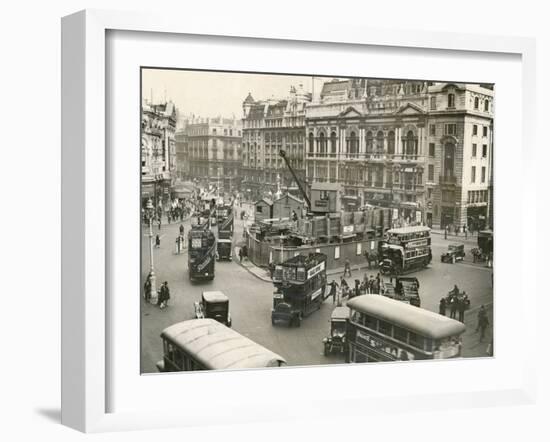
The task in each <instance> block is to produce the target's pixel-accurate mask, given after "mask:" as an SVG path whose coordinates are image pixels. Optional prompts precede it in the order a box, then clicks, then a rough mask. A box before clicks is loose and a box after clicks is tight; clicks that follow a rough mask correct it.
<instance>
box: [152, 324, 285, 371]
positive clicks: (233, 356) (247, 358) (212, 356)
mask: <svg viewBox="0 0 550 442" xmlns="http://www.w3.org/2000/svg"><path fill="white" fill-rule="evenodd" d="M160 336H161V338H162V344H163V350H164V356H163V359H162V360H161V361H159V362H157V368H158V370H159V371H160V372H174V371H195V370H238V369H246V368H266V367H280V366H282V365H286V360H285V359H284V358H283V357H281V356H279V355H278V354H276V353H274V352H272V351H271V350H268V349H267V348H265V347H263V346H261V345H260V344H257V343H256V342H254V341H252V340H250V339H248V338H247V337H245V336H243V335H241V334H240V333H238V332H236V331H235V330H232V329H230V328H228V327H226V326H225V325H223V324H221V323H219V322H218V321H215V320H214V319H191V320H189V321H183V322H178V323H176V324H173V325H171V326H170V327H167V328H166V329H164V330H163V332H162V333H161V335H160Z"/></svg>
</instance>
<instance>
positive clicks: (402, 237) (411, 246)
mask: <svg viewBox="0 0 550 442" xmlns="http://www.w3.org/2000/svg"><path fill="white" fill-rule="evenodd" d="M431 244H432V240H431V238H430V228H429V227H425V226H411V227H402V228H399V229H390V230H388V231H387V232H386V235H385V238H384V240H383V241H380V242H379V243H378V256H379V260H380V262H379V264H380V271H381V272H382V273H386V274H396V275H399V274H402V273H407V272H411V271H414V270H418V269H421V268H424V267H426V266H427V265H428V264H429V263H430V262H431V261H432V248H431Z"/></svg>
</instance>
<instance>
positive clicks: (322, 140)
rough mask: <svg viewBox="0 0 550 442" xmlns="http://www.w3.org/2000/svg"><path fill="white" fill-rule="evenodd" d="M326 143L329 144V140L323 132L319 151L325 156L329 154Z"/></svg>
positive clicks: (320, 136)
mask: <svg viewBox="0 0 550 442" xmlns="http://www.w3.org/2000/svg"><path fill="white" fill-rule="evenodd" d="M326 143H327V140H326V139H325V134H324V133H323V132H321V133H320V134H319V149H318V151H319V153H320V154H321V155H325V154H326V153H327V149H326Z"/></svg>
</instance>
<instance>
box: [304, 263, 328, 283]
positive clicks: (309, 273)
mask: <svg viewBox="0 0 550 442" xmlns="http://www.w3.org/2000/svg"><path fill="white" fill-rule="evenodd" d="M323 270H325V261H323V262H322V263H320V264H317V265H316V266H315V267H312V268H311V269H309V270H308V271H307V279H310V278H313V277H314V276H315V275H317V274H318V273H321V272H322V271H323Z"/></svg>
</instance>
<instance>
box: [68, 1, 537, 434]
mask: <svg viewBox="0 0 550 442" xmlns="http://www.w3.org/2000/svg"><path fill="white" fill-rule="evenodd" d="M244 29H249V28H246V27H241V26H239V25H238V23H236V22H231V23H226V24H223V25H221V26H220V24H219V23H211V22H209V20H207V19H206V18H205V19H199V18H198V19H197V20H194V21H193V23H186V24H185V26H183V25H181V24H180V22H179V21H178V20H176V19H175V18H174V19H172V18H170V17H155V16H152V15H142V14H129V13H120V12H116V13H115V12H108V11H83V12H79V13H76V14H74V15H71V16H68V17H65V18H64V19H63V22H62V37H63V38H62V52H63V62H62V72H63V85H62V87H63V91H62V105H63V106H62V107H63V110H62V119H63V128H62V140H63V148H62V153H63V155H62V174H63V184H62V219H63V231H62V270H63V274H62V291H63V293H62V306H63V311H62V320H63V323H62V351H63V361H62V369H63V374H62V388H63V391H62V422H63V423H64V424H65V425H68V426H70V427H73V428H76V429H78V430H81V431H85V432H98V431H111V430H121V429H146V428H162V427H175V426H191V425H194V426H196V425H211V424H213V423H220V424H223V423H248V422H258V421H265V420H273V419H280V420H284V419H294V418H297V417H300V418H301V419H308V418H315V417H318V416H319V414H322V413H323V411H324V410H326V409H327V407H330V408H331V410H336V411H333V412H334V413H336V414H338V413H341V414H342V415H344V414H346V415H349V414H350V413H351V414H357V415H369V414H371V413H374V412H380V411H381V410H382V411H384V412H388V413H396V412H402V411H406V410H409V409H416V410H418V409H423V410H437V409H441V408H465V407H469V406H470V404H471V403H472V402H473V401H475V403H476V404H477V405H478V406H495V405H499V404H502V403H506V404H526V403H532V401H533V397H534V389H535V385H536V384H535V382H536V379H535V376H534V371H535V363H536V362H535V361H536V359H535V351H534V348H533V346H534V342H535V340H534V339H533V337H534V335H535V329H536V324H535V323H534V322H533V319H532V318H528V316H527V314H526V313H522V312H526V311H527V306H528V305H530V304H533V303H534V302H535V296H536V295H535V293H536V291H535V288H534V281H533V280H532V279H530V278H529V277H527V273H526V270H525V269H524V267H525V266H522V265H519V266H518V262H519V263H526V262H527V261H528V257H529V256H532V255H533V253H534V252H533V249H534V247H535V245H534V243H533V241H528V240H527V239H528V233H527V232H528V230H527V229H525V228H523V226H527V225H529V224H530V222H531V221H530V220H532V219H534V216H535V215H534V207H535V203H534V201H535V198H536V195H535V192H536V190H535V189H534V188H533V187H532V186H530V187H527V185H526V184H525V180H523V181H522V177H523V176H524V175H525V172H526V170H527V163H526V162H524V161H523V159H524V158H527V157H529V156H530V155H532V154H533V152H534V138H533V137H534V135H533V133H534V132H533V124H534V123H533V121H534V118H533V110H532V109H533V106H532V103H533V102H534V100H535V87H534V56H535V55H534V54H535V51H534V42H533V41H532V40H529V39H521V38H509V37H499V38H494V37H488V36H477V35H462V34H461V35H456V34H445V33H441V34H434V33H424V32H415V31H408V32H399V33H395V32H390V31H387V30H386V31H381V30H375V29H370V28H362V29H353V28H346V27H338V26H335V27H333V28H331V29H330V30H328V31H327V30H326V29H325V30H323V32H322V33H319V30H318V29H316V28H315V27H313V26H305V27H300V28H296V27H292V26H288V27H287V26H286V25H284V24H283V25H281V24H279V23H278V24H277V25H276V26H275V24H273V25H270V24H266V25H265V26H263V27H262V29H261V30H259V29H254V30H251V31H244ZM511 176H514V177H517V178H518V179H517V180H510V179H508V177H511ZM497 183H498V185H497ZM527 189H529V190H527ZM511 201H513V202H514V203H513V204H510V202H511ZM512 238H513V239H512ZM510 275H517V277H514V278H511V276H510ZM342 378H345V379H346V388H338V389H320V388H319V385H323V384H327V385H329V384H331V383H332V382H333V380H334V379H342ZM411 379H414V380H415V381H414V382H410V380H411ZM449 379H452V382H449ZM213 397H214V398H216V407H212V398H213ZM374 398H376V400H375V401H374V400H373V399H374ZM352 404H353V406H351V405H352ZM338 410H341V411H338Z"/></svg>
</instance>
